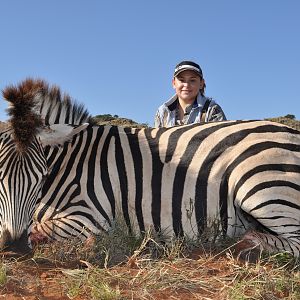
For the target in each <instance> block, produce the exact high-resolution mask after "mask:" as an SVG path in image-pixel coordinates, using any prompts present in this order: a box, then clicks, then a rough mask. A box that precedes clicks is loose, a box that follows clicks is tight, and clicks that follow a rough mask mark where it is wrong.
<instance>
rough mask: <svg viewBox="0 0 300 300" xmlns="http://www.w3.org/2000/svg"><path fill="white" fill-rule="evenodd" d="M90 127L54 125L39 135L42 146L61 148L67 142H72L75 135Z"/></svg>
mask: <svg viewBox="0 0 300 300" xmlns="http://www.w3.org/2000/svg"><path fill="white" fill-rule="evenodd" d="M87 126H89V124H88V123H85V124H82V125H80V126H73V125H68V124H53V125H51V126H47V127H44V128H43V129H42V130H41V131H40V132H39V134H38V137H39V139H40V141H41V143H42V146H43V147H45V146H60V145H62V144H64V143H65V142H67V141H70V140H71V139H72V138H73V136H74V135H76V134H77V133H79V132H80V131H82V130H84V129H86V128H87Z"/></svg>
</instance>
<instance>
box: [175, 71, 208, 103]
mask: <svg viewBox="0 0 300 300" xmlns="http://www.w3.org/2000/svg"><path fill="white" fill-rule="evenodd" d="M172 84H173V88H174V89H175V91H176V94H177V96H178V97H179V98H180V99H181V100H183V101H184V102H186V103H192V102H193V101H194V100H195V98H196V97H197V95H198V93H199V91H200V89H202V88H203V86H204V80H203V79H202V78H200V76H198V75H197V74H196V73H195V72H193V71H190V70H186V71H183V72H181V73H179V75H178V76H177V77H175V78H173V81H172Z"/></svg>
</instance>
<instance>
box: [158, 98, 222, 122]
mask: <svg viewBox="0 0 300 300" xmlns="http://www.w3.org/2000/svg"><path fill="white" fill-rule="evenodd" d="M206 101H210V103H209V106H208V109H207V113H206V115H205V119H204V122H210V121H224V120H226V116H225V114H224V112H223V110H222V108H221V107H220V106H219V105H218V104H217V103H216V102H215V101H214V100H213V99H211V98H208V97H205V96H204V95H201V93H199V94H198V96H197V98H196V100H195V102H194V103H193V104H192V105H191V107H188V110H189V109H190V111H189V112H187V111H186V112H187V113H188V114H187V116H186V117H185V118H184V121H183V122H184V124H192V123H200V121H201V113H202V109H203V107H204V105H205V102H206ZM177 107H178V97H177V95H174V96H173V97H171V98H170V99H169V100H168V101H167V102H165V103H164V104H163V105H161V106H160V107H159V108H158V110H157V112H156V115H155V120H154V126H155V127H171V126H175V125H178V123H177V122H176V121H177V119H178V117H176V116H178V112H177Z"/></svg>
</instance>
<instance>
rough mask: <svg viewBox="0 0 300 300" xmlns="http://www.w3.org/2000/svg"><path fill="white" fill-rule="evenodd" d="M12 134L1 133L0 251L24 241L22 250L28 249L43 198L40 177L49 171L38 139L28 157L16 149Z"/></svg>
mask: <svg viewBox="0 0 300 300" xmlns="http://www.w3.org/2000/svg"><path fill="white" fill-rule="evenodd" d="M16 147H17V145H16V143H15V142H14V140H13V138H12V131H11V130H10V129H7V130H5V131H3V132H1V133H0V157H1V160H0V212H1V214H0V225H1V226H0V237H1V239H0V248H1V249H2V248H6V247H8V246H9V245H10V244H11V242H12V241H14V240H16V239H21V240H22V241H23V244H22V245H21V248H24V249H26V247H28V245H27V243H28V236H29V234H30V230H29V225H30V224H31V223H32V218H33V214H34V211H35V205H36V203H37V200H38V197H40V195H41V188H42V182H41V180H40V177H39V176H37V173H36V172H34V169H36V170H37V172H38V173H39V175H40V176H41V177H43V176H46V174H47V171H48V167H47V161H46V159H45V156H44V155H43V148H42V147H41V145H40V143H39V142H38V141H37V139H36V138H35V139H34V140H33V141H32V142H31V144H30V145H29V146H28V148H27V151H26V152H25V153H23V152H20V151H19V150H18V149H16Z"/></svg>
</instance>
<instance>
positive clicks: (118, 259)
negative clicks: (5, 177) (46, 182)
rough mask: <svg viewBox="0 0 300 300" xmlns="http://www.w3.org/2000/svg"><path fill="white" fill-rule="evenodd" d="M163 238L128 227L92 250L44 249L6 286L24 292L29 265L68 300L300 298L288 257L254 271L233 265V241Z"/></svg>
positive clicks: (266, 261) (9, 273) (9, 265)
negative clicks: (138, 233) (14, 283)
mask: <svg viewBox="0 0 300 300" xmlns="http://www.w3.org/2000/svg"><path fill="white" fill-rule="evenodd" d="M158 239H159V242H157V240H158ZM161 239H162V237H161V236H160V237H157V236H155V235H153V234H152V233H151V232H149V233H147V234H146V235H145V236H144V237H143V238H141V237H136V236H133V235H131V234H128V232H126V230H124V227H123V225H122V226H115V227H114V229H113V230H112V231H111V232H109V234H108V235H103V236H99V237H96V238H95V239H94V240H92V242H91V241H89V243H82V242H80V240H79V239H76V238H74V239H71V240H69V241H66V242H64V243H61V242H54V243H50V244H46V245H41V246H39V247H38V248H37V249H36V252H35V256H34V257H33V258H32V259H30V260H27V261H25V262H24V261H23V262H17V261H10V262H3V263H2V270H4V271H3V274H4V275H3V278H4V279H3V280H2V286H4V287H5V285H7V284H8V283H9V282H11V281H12V280H15V281H16V280H17V281H18V284H19V285H20V286H22V284H23V285H24V282H23V281H22V280H24V278H25V277H26V276H25V277H24V273H22V274H23V275H22V274H19V273H18V272H21V270H23V269H24V264H25V265H26V264H27V267H28V266H29V265H31V266H32V265H35V266H36V269H35V272H36V273H37V274H38V273H39V272H38V271H37V270H40V269H41V268H42V267H44V269H45V266H48V272H47V276H46V277H47V280H48V281H47V284H48V285H50V284H53V283H54V279H55V282H56V286H57V285H59V288H60V289H63V295H65V297H67V298H66V299H76V300H77V299H101V300H114V299H214V300H218V299H230V300H243V299H261V300H268V299H269V300H275V299H288V300H296V299H300V265H299V262H297V261H296V260H295V259H294V258H292V257H290V256H289V255H287V254H278V255H275V256H271V257H265V258H261V260H260V261H259V262H258V263H257V264H249V263H242V262H239V261H237V260H236V259H235V258H234V256H233V254H232V251H231V249H232V248H231V246H232V245H233V243H234V241H230V240H220V241H218V242H212V243H211V242H210V243H208V242H203V241H202V240H198V241H183V240H179V239H174V240H172V241H171V242H170V243H169V244H168V245H164V244H162V243H161ZM38 268H39V269H38ZM33 272H34V270H32V273H33ZM22 276H23V277H22ZM18 277H21V278H20V279H18ZM0 280H1V274H0ZM27 280H28V279H27ZM59 288H58V287H57V289H59ZM43 299H44V298H43ZM45 299H47V298H45ZM61 299H63V298H61Z"/></svg>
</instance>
